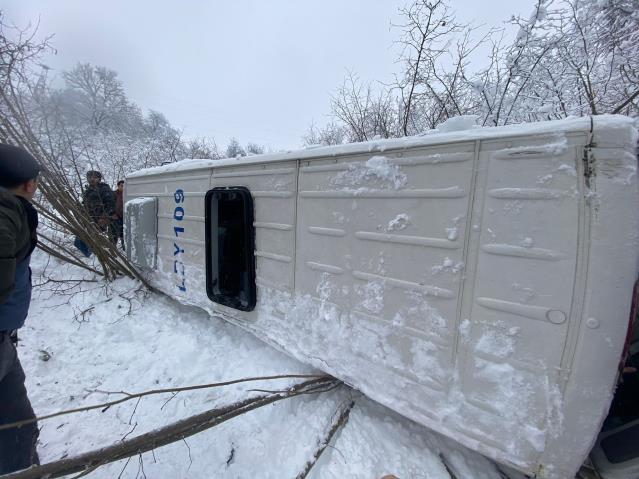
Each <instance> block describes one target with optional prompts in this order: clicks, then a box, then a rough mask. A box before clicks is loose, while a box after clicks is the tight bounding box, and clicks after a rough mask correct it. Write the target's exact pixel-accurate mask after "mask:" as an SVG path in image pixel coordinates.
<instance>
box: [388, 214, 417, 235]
mask: <svg viewBox="0 0 639 479" xmlns="http://www.w3.org/2000/svg"><path fill="white" fill-rule="evenodd" d="M410 223H411V221H410V216H408V215H407V214H406V213H401V214H399V215H397V216H396V217H395V218H394V219H392V220H390V221H389V222H388V226H387V227H386V231H388V232H391V231H401V230H403V229H406V227H407V226H408V225H409V224H410Z"/></svg>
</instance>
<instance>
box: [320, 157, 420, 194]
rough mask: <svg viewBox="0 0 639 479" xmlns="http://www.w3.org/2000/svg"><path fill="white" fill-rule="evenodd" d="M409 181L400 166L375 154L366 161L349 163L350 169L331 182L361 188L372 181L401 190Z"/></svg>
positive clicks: (381, 186)
mask: <svg viewBox="0 0 639 479" xmlns="http://www.w3.org/2000/svg"><path fill="white" fill-rule="evenodd" d="M407 181H408V178H407V177H406V175H405V174H404V173H403V172H402V171H401V169H400V168H399V166H397V165H394V164H392V163H391V162H390V161H389V159H388V158H387V157H385V156H373V157H371V158H369V159H368V160H367V161H366V162H357V163H352V164H349V165H348V170H346V171H344V172H340V173H338V174H337V175H336V176H335V177H334V178H333V179H332V180H331V184H332V185H333V186H342V187H346V188H349V187H360V188H361V187H363V185H364V184H370V183H372V184H373V185H374V186H377V187H379V188H393V189H395V190H399V189H400V188H403V187H404V186H406V183H407ZM373 185H371V186H373ZM364 191H365V190H364Z"/></svg>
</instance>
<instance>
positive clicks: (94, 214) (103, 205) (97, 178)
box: [82, 170, 117, 241]
mask: <svg viewBox="0 0 639 479" xmlns="http://www.w3.org/2000/svg"><path fill="white" fill-rule="evenodd" d="M87 181H88V183H89V184H88V185H87V186H86V188H85V189H84V192H83V193H82V204H83V205H84V207H85V208H86V209H87V212H88V213H89V216H90V217H91V219H92V220H93V221H94V222H95V223H96V224H97V225H98V227H99V228H100V230H101V231H106V232H108V233H109V237H110V238H111V240H112V241H113V239H114V238H115V241H117V232H116V230H115V227H114V225H113V218H114V217H115V194H114V193H113V190H112V189H111V187H110V186H109V185H107V184H106V183H102V173H100V172H99V171H95V170H91V171H88V172H87Z"/></svg>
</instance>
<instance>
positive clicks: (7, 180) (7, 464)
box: [0, 144, 40, 475]
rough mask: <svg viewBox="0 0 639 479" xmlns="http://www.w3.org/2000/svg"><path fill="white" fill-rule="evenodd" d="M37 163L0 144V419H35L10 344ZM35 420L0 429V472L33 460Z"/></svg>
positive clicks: (19, 318) (34, 216) (27, 283)
mask: <svg viewBox="0 0 639 479" xmlns="http://www.w3.org/2000/svg"><path fill="white" fill-rule="evenodd" d="M39 172H40V165H39V164H38V162H37V161H36V160H35V158H33V156H31V154H29V152H27V151H26V150H23V149H22V148H18V147H16V146H13V145H6V144H0V425H3V424H12V423H14V422H17V421H24V420H30V419H35V414H34V412H33V408H32V407H31V403H30V401H29V397H28V396H27V390H26V388H25V386H24V380H25V376H24V371H23V369H22V366H21V364H20V360H19V359H18V354H17V350H16V342H17V330H18V329H19V328H20V327H22V325H23V324H24V321H25V319H26V317H27V314H28V312H29V303H30V302H31V268H30V267H29V261H30V258H31V253H32V252H33V250H34V248H35V246H36V243H37V241H38V238H37V235H36V228H37V226H38V213H37V212H36V210H35V208H34V207H33V205H32V204H31V200H32V199H33V195H34V194H35V192H36V189H37V188H38V174H39ZM37 439H38V425H37V423H36V422H32V423H30V424H26V425H23V426H21V427H15V428H10V429H3V430H0V475H2V474H7V473H10V472H13V471H17V470H20V469H25V468H27V467H30V466H31V465H33V464H38V454H37V452H36V441H37Z"/></svg>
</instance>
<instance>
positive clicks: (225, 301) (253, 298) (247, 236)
mask: <svg viewBox="0 0 639 479" xmlns="http://www.w3.org/2000/svg"><path fill="white" fill-rule="evenodd" d="M225 192H226V193H229V192H234V193H239V194H240V195H241V196H242V198H243V200H244V201H243V203H244V207H243V213H244V215H243V220H244V221H243V224H244V230H243V234H244V241H245V244H246V248H245V249H244V252H243V255H242V257H243V260H244V265H246V267H247V269H248V287H249V289H248V290H247V291H246V296H247V300H248V304H246V305H242V302H241V300H240V298H239V297H235V296H229V295H226V294H220V293H219V292H216V291H215V285H214V284H213V281H214V279H217V278H218V277H219V269H220V268H219V267H218V271H216V272H214V271H213V257H212V255H213V246H215V251H216V252H217V251H219V250H218V245H217V239H213V238H212V233H213V224H212V223H213V220H212V217H211V207H212V203H213V201H214V198H213V196H214V195H216V194H219V193H222V194H223V193H225ZM204 198H205V199H204V201H205V206H204V211H205V212H204V216H205V225H206V226H205V228H206V234H205V250H206V294H207V296H208V297H209V299H210V300H211V301H214V302H216V303H218V304H222V305H224V306H228V307H230V308H234V309H238V310H240V311H247V312H248V311H253V310H254V309H255V305H256V304H257V287H256V285H255V227H254V226H253V222H254V219H255V213H254V202H253V196H252V195H251V192H250V191H249V189H248V188H246V187H245V186H221V187H216V188H213V189H211V190H209V191H208V192H207V193H206V195H205V197H204ZM216 227H217V226H216ZM213 241H215V243H216V244H215V245H213V244H212V243H213Z"/></svg>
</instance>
